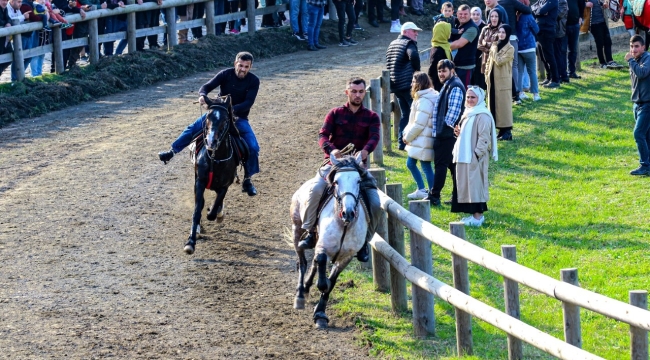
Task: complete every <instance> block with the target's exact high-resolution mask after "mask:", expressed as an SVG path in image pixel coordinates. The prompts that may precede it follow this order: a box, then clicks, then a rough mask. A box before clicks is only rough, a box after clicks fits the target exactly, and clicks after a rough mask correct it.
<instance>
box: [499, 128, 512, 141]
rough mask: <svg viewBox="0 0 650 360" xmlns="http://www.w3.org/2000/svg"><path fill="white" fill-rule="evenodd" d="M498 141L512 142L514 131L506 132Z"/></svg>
mask: <svg viewBox="0 0 650 360" xmlns="http://www.w3.org/2000/svg"><path fill="white" fill-rule="evenodd" d="M497 140H502V141H512V131H511V130H506V131H504V132H503V135H501V137H497Z"/></svg>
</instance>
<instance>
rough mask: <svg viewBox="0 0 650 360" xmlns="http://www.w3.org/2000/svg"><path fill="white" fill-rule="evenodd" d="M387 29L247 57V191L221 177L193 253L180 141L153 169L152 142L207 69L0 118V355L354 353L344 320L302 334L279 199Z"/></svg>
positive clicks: (160, 144) (184, 113) (360, 353)
mask: <svg viewBox="0 0 650 360" xmlns="http://www.w3.org/2000/svg"><path fill="white" fill-rule="evenodd" d="M393 37H394V36H393V35H392V34H388V33H386V34H382V35H381V36H379V37H378V38H375V39H372V40H366V41H364V42H362V44H361V45H360V46H357V47H356V48H338V47H333V46H332V47H330V48H329V49H327V50H325V51H321V52H319V53H317V54H314V53H308V52H300V53H297V54H291V55H287V56H281V57H276V58H273V59H271V60H264V61H259V62H256V63H255V64H254V69H253V72H254V73H255V74H257V75H258V76H259V77H260V78H261V80H262V88H261V93H260V94H259V96H258V99H257V102H256V104H255V107H254V108H253V110H252V112H251V116H250V118H251V124H252V125H253V127H254V129H255V131H256V133H257V134H258V140H259V142H260V144H261V147H262V151H261V166H262V173H261V174H260V175H259V176H257V179H256V182H255V183H256V185H257V187H258V190H259V192H260V195H258V196H257V197H255V198H249V197H248V196H246V195H245V194H243V193H242V192H241V190H240V188H239V187H238V186H233V187H232V188H231V191H230V192H229V194H228V195H227V197H226V202H225V204H226V220H225V221H224V222H223V223H222V224H216V223H209V222H207V220H204V221H203V225H204V229H203V238H202V240H200V241H199V243H198V245H197V252H196V253H195V255H193V256H187V255H185V254H184V253H183V252H182V249H183V244H184V242H185V240H186V238H187V234H188V232H189V228H190V223H191V220H190V218H191V212H192V208H193V205H194V204H193V193H192V181H193V174H192V168H191V165H190V164H189V163H188V155H187V152H183V153H181V154H179V155H177V157H176V158H174V159H173V161H172V162H171V163H170V164H168V165H166V166H165V165H163V164H162V163H160V161H158V160H157V155H156V153H157V152H158V151H160V150H165V149H167V148H168V147H169V144H170V143H171V141H173V139H174V138H175V137H176V136H177V134H178V133H179V132H180V131H181V130H182V129H183V128H184V127H185V126H187V124H189V123H190V122H191V121H192V120H193V119H194V118H196V117H197V116H198V115H199V108H198V106H197V105H193V104H192V101H195V100H196V97H197V95H196V92H197V90H198V89H199V87H200V86H201V85H202V84H203V83H204V82H206V81H207V80H208V79H209V78H210V77H211V76H212V75H213V73H203V74H200V75H198V76H194V77H191V78H185V79H183V80H180V81H177V82H175V83H165V84H158V85H157V86H152V87H150V88H146V89H142V90H139V91H134V92H130V93H125V94H123V95H119V96H112V97H107V98H104V99H102V100H101V101H97V102H95V103H87V104H85V105H83V106H81V107H77V108H70V109H68V110H65V111H60V112H56V113H51V114H49V115H48V116H45V117H42V118H37V119H29V120H22V121H19V122H16V123H14V124H12V125H11V126H8V127H5V128H3V129H0V151H1V152H2V155H3V156H2V157H0V171H1V173H2V176H1V177H0V194H1V195H0V214H1V215H0V263H1V264H2V267H1V270H0V309H2V310H1V311H0V349H2V351H1V353H0V358H2V357H8V358H16V359H27V358H34V359H36V358H38V359H40V358H63V357H67V358H76V359H78V358H84V359H89V358H100V357H117V358H125V359H126V358H161V359H162V358H165V359H167V358H183V359H186V358H203V359H215V358H229V359H230V358H242V359H244V358H245V359H250V358H256V357H260V358H264V357H275V358H301V359H305V358H314V359H315V358H341V359H343V358H345V359H350V358H363V357H366V353H365V351H364V350H363V349H361V348H360V347H359V346H358V345H356V344H355V342H354V332H355V327H354V320H353V319H342V318H339V317H337V316H331V319H332V321H331V323H330V326H331V329H330V330H329V331H328V332H318V331H316V330H313V329H312V327H313V324H312V322H311V311H310V310H307V311H302V312H298V311H296V310H293V308H292V299H293V292H294V288H295V281H296V280H295V276H296V273H295V262H294V254H293V249H292V247H291V246H290V245H289V244H288V243H287V238H286V233H287V229H288V227H289V219H288V209H289V201H290V198H291V194H292V193H293V191H295V189H297V188H298V186H299V184H300V183H301V182H303V181H304V180H306V179H308V178H310V177H311V176H313V174H314V171H315V168H316V165H317V163H319V162H320V160H321V154H320V151H319V149H318V145H317V131H318V128H319V126H320V124H321V122H322V119H323V116H324V115H325V113H326V112H327V110H328V109H329V108H331V107H333V106H337V105H340V104H342V103H344V101H345V98H344V96H343V89H344V84H345V80H346V79H347V78H349V77H350V76H351V75H355V74H358V75H362V76H365V77H366V78H368V79H369V78H370V77H376V76H378V75H379V74H380V72H381V68H382V64H383V61H382V56H383V54H384V51H385V47H386V46H387V44H388V42H389V41H390V39H392V38H393ZM427 42H428V40H427ZM212 196H214V195H213V193H211V195H210V198H208V200H210V199H212ZM311 300H312V301H313V300H315V297H312V299H311ZM332 315H333V314H332Z"/></svg>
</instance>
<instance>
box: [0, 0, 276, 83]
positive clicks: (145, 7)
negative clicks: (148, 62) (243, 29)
mask: <svg viewBox="0 0 650 360" xmlns="http://www.w3.org/2000/svg"><path fill="white" fill-rule="evenodd" d="M249 1H250V0H249ZM253 1H254V0H253ZM128 2H129V5H126V6H125V7H123V8H116V9H98V10H93V11H89V12H87V13H86V17H85V19H82V18H81V15H79V14H71V15H68V16H66V17H65V18H66V20H67V21H68V22H69V23H77V22H82V21H87V22H88V23H89V31H90V32H89V35H88V37H83V38H78V39H71V40H66V41H62V35H61V28H60V27H55V28H52V37H53V42H52V44H49V45H45V46H39V47H35V48H32V49H27V50H23V49H22V47H21V46H20V41H19V40H20V39H21V34H25V33H31V32H32V31H37V30H41V29H42V28H43V24H42V23H41V22H32V23H27V24H21V25H14V26H11V27H6V28H0V38H1V37H5V36H13V37H14V51H13V53H11V54H3V55H0V64H2V63H9V62H12V61H13V62H14V64H15V66H16V76H17V80H18V81H22V80H23V79H24V77H25V74H24V70H25V69H24V68H23V65H22V64H23V60H24V59H27V58H30V57H34V56H39V55H44V54H47V53H50V52H52V53H53V54H54V59H56V62H55V69H56V72H57V74H60V73H62V72H63V71H64V66H63V50H64V49H69V48H75V47H79V46H86V45H88V46H89V48H90V51H89V53H90V63H91V64H92V63H96V62H97V61H99V44H101V43H104V42H109V41H117V40H122V39H127V41H128V51H129V52H131V53H132V52H135V51H136V38H139V37H143V36H147V35H157V34H166V36H167V39H168V46H169V48H172V47H173V46H176V45H177V44H178V41H177V37H176V36H177V35H176V34H177V32H178V31H179V30H184V29H189V28H193V27H199V26H204V25H205V26H206V30H207V33H208V34H212V35H214V34H215V24H220V23H224V22H227V21H232V20H240V19H248V32H249V33H254V32H255V31H256V28H255V26H256V25H255V16H257V15H266V14H271V13H274V12H278V11H285V10H287V9H288V7H287V5H286V4H285V5H276V6H269V7H265V8H260V9H255V6H254V4H253V5H252V6H251V5H250V4H249V6H248V9H247V10H246V11H239V12H236V13H231V14H225V15H217V16H214V15H212V14H214V2H213V0H207V1H206V0H165V1H164V2H163V4H162V5H158V4H157V3H143V4H141V5H136V4H133V3H134V0H128ZM203 2H205V10H206V17H205V18H201V19H195V20H189V21H183V22H180V23H176V21H175V19H176V7H177V6H183V5H188V4H195V3H203ZM156 9H165V18H166V19H167V24H165V25H161V26H154V27H150V28H143V29H136V26H135V13H137V12H141V11H149V10H156ZM120 14H126V15H127V23H128V30H127V31H120V32H116V33H109V34H102V35H99V34H98V27H97V19H99V18H105V17H109V16H114V15H120ZM251 19H252V20H251ZM54 59H53V60H54Z"/></svg>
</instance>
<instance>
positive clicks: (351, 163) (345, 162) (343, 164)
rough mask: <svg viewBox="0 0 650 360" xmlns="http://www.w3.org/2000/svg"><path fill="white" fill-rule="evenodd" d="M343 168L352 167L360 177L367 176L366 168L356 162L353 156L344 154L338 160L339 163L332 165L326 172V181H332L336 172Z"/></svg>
mask: <svg viewBox="0 0 650 360" xmlns="http://www.w3.org/2000/svg"><path fill="white" fill-rule="evenodd" d="M343 168H354V169H355V170H356V171H357V172H358V173H359V176H361V178H362V179H366V178H367V177H368V170H366V169H364V168H363V167H361V166H360V165H359V164H357V161H356V160H355V158H354V156H350V155H346V156H345V157H343V158H341V159H340V160H339V163H338V164H337V165H332V169H331V170H330V173H329V174H327V182H328V183H329V184H332V183H334V176H336V173H337V172H338V171H339V170H340V169H343Z"/></svg>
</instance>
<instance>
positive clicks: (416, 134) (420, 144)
mask: <svg viewBox="0 0 650 360" xmlns="http://www.w3.org/2000/svg"><path fill="white" fill-rule="evenodd" d="M437 100H438V92H437V91H435V90H434V89H424V90H420V91H418V93H417V96H416V98H415V99H413V104H412V105H411V115H409V123H408V125H406V127H405V128H404V135H403V138H404V139H403V140H404V141H405V142H406V143H408V144H407V145H406V152H407V154H408V156H409V157H411V158H413V159H417V160H421V161H432V160H433V124H432V121H433V106H434V105H433V104H435V102H436V101H437Z"/></svg>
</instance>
